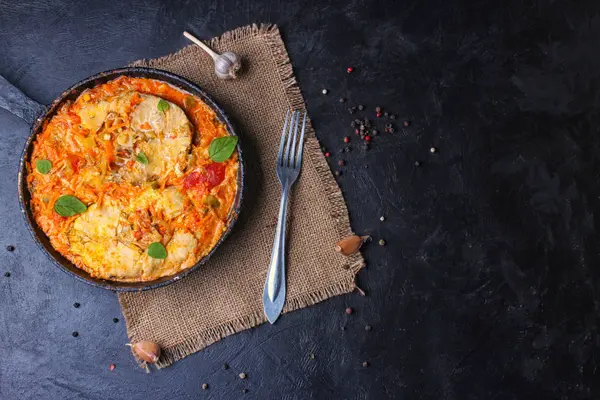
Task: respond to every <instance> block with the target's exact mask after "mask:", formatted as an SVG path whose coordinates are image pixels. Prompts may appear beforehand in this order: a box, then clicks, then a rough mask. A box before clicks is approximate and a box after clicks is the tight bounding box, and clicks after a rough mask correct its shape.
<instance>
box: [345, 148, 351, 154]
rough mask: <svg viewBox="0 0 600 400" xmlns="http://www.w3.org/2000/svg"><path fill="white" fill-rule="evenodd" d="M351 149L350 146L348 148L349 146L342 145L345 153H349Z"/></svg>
mask: <svg viewBox="0 0 600 400" xmlns="http://www.w3.org/2000/svg"><path fill="white" fill-rule="evenodd" d="M351 150H352V148H350V147H344V151H345V152H346V153H349V152H350V151H351Z"/></svg>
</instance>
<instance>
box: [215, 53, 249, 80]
mask: <svg viewBox="0 0 600 400" xmlns="http://www.w3.org/2000/svg"><path fill="white" fill-rule="evenodd" d="M241 69H242V59H241V57H240V56H238V55H237V54H235V53H232V52H230V51H227V52H225V53H223V54H221V55H219V56H217V58H216V59H215V73H216V74H217V76H218V77H219V78H221V79H235V78H237V74H238V72H239V71H240V70H241Z"/></svg>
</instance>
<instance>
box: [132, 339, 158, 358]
mask: <svg viewBox="0 0 600 400" xmlns="http://www.w3.org/2000/svg"><path fill="white" fill-rule="evenodd" d="M129 346H131V348H132V349H133V352H134V353H135V355H136V356H137V357H138V358H139V359H141V360H143V361H145V362H147V363H150V364H154V363H155V362H157V361H158V359H159V358H160V352H161V351H160V346H159V345H158V344H156V343H153V342H149V341H147V340H142V341H141V342H137V343H135V344H130V345H129Z"/></svg>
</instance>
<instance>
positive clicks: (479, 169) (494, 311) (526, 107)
mask: <svg viewBox="0 0 600 400" xmlns="http://www.w3.org/2000/svg"><path fill="white" fill-rule="evenodd" d="M528 3H529V2H523V1H473V2H458V1H448V0H440V1H422V0H415V1H394V2H392V1H389V2H385V1H379V2H378V1H373V2H369V3H362V2H358V1H352V2H346V1H327V0H320V1H297V2H272V3H270V2H267V1H262V2H258V1H253V0H245V1H234V0H228V1H212V2H208V1H205V2H192V1H162V2H161V1H116V2H115V1H113V2H96V1H92V0H83V1H77V2H75V1H73V2H67V1H27V0H21V1H4V0H2V1H0V74H2V75H3V76H5V77H6V78H7V79H8V80H9V81H11V82H12V83H14V84H15V85H17V86H18V87H20V88H21V89H23V90H24V91H25V92H26V93H27V94H28V95H30V96H31V97H32V98H34V99H35V100H37V101H39V102H43V103H48V102H50V101H51V100H52V99H53V98H54V97H56V96H57V95H58V94H59V93H60V92H61V91H62V90H64V89H65V88H67V87H68V86H70V85H71V84H73V83H75V82H76V81H78V80H79V79H81V78H84V77H86V76H88V75H90V74H93V73H95V72H98V71H102V70H106V69H110V68H114V67H119V66H123V65H125V64H127V63H129V62H131V61H133V60H135V59H139V58H148V57H156V56H160V55H164V54H167V53H169V52H172V51H175V50H177V49H179V48H181V47H182V46H184V45H185V44H187V42H186V41H185V39H184V38H183V37H182V36H181V33H182V31H183V30H184V29H190V30H192V31H194V32H195V33H197V34H198V35H199V36H201V37H203V38H209V37H212V36H214V35H218V34H220V33H222V32H224V31H226V30H229V29H232V28H235V27H237V26H240V25H246V24H248V23H252V22H261V21H265V22H273V23H277V24H279V25H280V27H281V29H282V32H283V35H284V40H285V42H286V44H287V46H288V49H289V52H290V57H291V59H292V62H293V64H294V69H295V72H296V76H297V78H298V80H299V82H300V85H301V87H302V90H303V93H304V95H305V98H306V103H307V106H308V109H309V112H310V114H311V117H312V119H313V121H314V125H315V127H316V130H317V135H318V137H319V139H320V140H321V141H322V142H323V144H324V145H325V146H327V148H328V149H331V151H332V153H333V156H332V159H331V161H332V166H334V167H335V168H337V165H336V164H335V163H336V161H337V160H338V159H339V156H340V155H339V154H338V153H337V150H338V149H339V148H340V147H341V146H342V145H343V143H342V137H343V136H344V135H346V134H350V135H352V132H351V130H350V127H349V123H350V121H351V119H352V117H351V116H350V115H349V114H348V113H347V111H346V108H347V107H348V106H349V105H356V104H359V103H360V104H364V105H365V106H366V108H367V109H368V110H369V112H368V113H367V114H365V115H368V116H369V117H372V116H373V111H372V110H373V108H374V107H375V106H376V105H380V106H382V107H384V108H387V109H389V110H390V111H392V112H394V113H396V114H398V116H399V117H400V118H409V119H410V120H411V121H412V124H411V126H410V127H409V128H407V129H397V132H396V133H394V134H393V135H383V134H382V135H380V136H378V137H377V138H375V140H374V143H373V146H372V148H371V150H369V151H368V152H365V151H363V150H361V149H360V147H359V146H356V145H355V149H354V151H352V152H351V153H350V154H349V155H347V156H345V159H346V160H347V166H345V167H343V168H342V170H343V173H344V174H343V175H342V176H341V177H340V184H341V186H342V189H343V191H344V194H345V196H346V199H347V202H348V206H349V209H350V213H351V218H352V223H353V227H354V229H355V230H356V231H357V232H370V233H371V234H372V235H373V236H374V237H375V238H376V239H379V238H384V239H385V240H386V241H387V245H386V246H384V247H380V246H378V245H377V244H376V243H371V244H370V245H369V246H367V248H366V249H365V253H364V254H365V257H366V259H367V262H368V268H367V269H366V270H364V271H363V272H361V273H360V275H359V283H360V285H361V286H362V287H363V288H364V289H365V290H366V291H367V292H368V296H367V297H365V298H363V297H360V296H358V295H357V294H351V295H347V296H341V297H337V298H334V299H331V300H329V301H326V302H324V303H321V304H319V305H317V306H314V307H311V308H308V309H304V310H301V311H298V312H294V313H292V314H289V315H285V316H284V317H282V318H281V319H280V320H279V321H278V323H277V324H276V325H275V326H269V325H262V326H260V327H258V328H256V329H252V330H250V331H247V332H243V333H241V334H238V335H235V336H232V337H228V338H227V339H225V340H223V341H221V342H219V343H217V344H215V345H213V346H210V347H209V348H207V349H206V350H204V351H202V352H200V353H199V354H195V355H193V356H191V357H188V358H187V359H185V360H184V361H181V362H178V363H177V364H175V365H174V366H173V367H171V368H168V369H166V370H163V371H160V372H158V373H153V374H146V373H144V371H143V370H141V369H139V368H137V366H136V365H135V363H134V361H133V359H132V358H131V356H130V354H129V351H128V349H127V348H126V347H125V346H124V344H125V343H127V336H126V334H125V327H124V323H123V322H122V321H120V322H119V323H116V324H115V323H113V321H112V318H113V317H119V318H121V315H120V310H119V305H118V303H117V299H116V296H115V295H114V294H113V293H111V292H108V291H103V290H101V289H96V288H92V287H90V286H87V285H85V284H83V283H80V282H77V281H75V280H73V279H72V278H70V277H69V276H67V275H66V274H64V273H62V272H60V271H59V270H58V269H57V268H55V267H54V266H53V265H52V264H51V263H50V262H49V261H48V260H47V259H46V258H44V256H43V255H42V254H41V253H40V251H39V250H37V248H36V247H35V246H34V244H33V241H32V239H31V238H30V236H29V234H28V233H27V230H26V229H25V227H24V223H23V221H22V219H21V216H20V215H19V208H18V203H17V188H16V187H17V185H16V172H17V162H18V157H19V153H20V151H21V149H22V145H23V143H24V141H25V137H26V135H27V133H28V127H27V126H26V125H25V124H24V123H23V122H22V121H20V120H18V119H17V118H15V117H14V116H11V115H9V114H8V113H6V112H3V111H2V112H0V135H1V140H0V167H1V168H0V195H1V201H0V220H1V221H2V229H1V230H0V244H1V245H2V247H1V248H0V272H1V274H0V307H1V308H0V354H1V357H2V361H1V362H0V398H1V399H2V400H4V399H9V400H12V399H196V398H213V399H233V398H253V399H312V398H315V399H388V398H389V399H392V398H393V399H418V398H423V399H426V398H427V399H517V398H523V399H555V398H556V399H566V398H569V399H577V398H581V399H587V398H598V396H600V381H599V380H598V379H597V378H598V371H597V363H598V361H600V350H599V344H600V343H599V342H600V333H599V327H600V323H599V322H600V321H599V314H598V312H599V299H598V296H599V295H600V285H599V275H600V274H599V272H598V268H600V267H599V250H598V249H599V246H598V243H599V239H600V237H599V234H598V223H597V222H596V220H595V210H596V209H598V208H599V207H600V182H599V176H598V175H599V172H598V171H600V165H599V164H600V157H599V156H598V154H600V140H599V139H598V137H597V136H596V135H597V134H598V127H597V126H598V123H599V122H600V115H599V110H600V99H599V98H598V88H599V85H600V81H599V78H600V55H599V54H600V53H599V51H598V37H600V36H599V35H600V3H598V2H596V1H582V2H578V3H577V4H575V3H574V2H573V3H571V2H567V1H560V0H558V1H537V2H531V4H528ZM348 66H353V67H355V68H356V71H355V72H354V73H353V74H350V75H349V74H347V73H346V72H345V70H346V67H348ZM323 88H327V89H328V90H329V91H330V93H329V95H327V96H324V95H322V94H321V90H322V89H323ZM340 96H343V97H346V98H347V99H348V102H347V103H345V104H340V103H338V101H337V99H338V98H339V97H340ZM352 136H353V139H355V138H356V137H355V136H354V135H352ZM353 143H354V144H356V141H354V142H353ZM431 146H436V147H437V148H438V149H439V151H438V153H436V154H431V153H430V152H429V148H430V147H431ZM416 160H419V161H421V163H422V164H421V166H420V167H415V165H414V162H415V161H416ZM366 166H368V168H367V167H366ZM248 212H251V211H248ZM381 215H384V216H386V220H385V221H384V222H381V221H379V217H380V216H381ZM329 239H330V238H324V240H329ZM6 245H15V246H16V251H15V252H12V253H11V252H7V251H6V250H4V246H6ZM265 267H266V266H265ZM7 271H8V272H10V273H11V276H10V277H9V278H6V277H4V276H3V274H4V272H7ZM74 302H80V303H81V308H79V309H76V308H74V307H73V305H72V304H73V303H74ZM346 306H352V307H354V309H355V313H354V314H353V315H352V316H350V317H347V316H346V315H345V314H344V308H345V307H346ZM367 324H369V325H372V326H373V330H372V331H371V332H366V331H365V330H364V326H365V325H367ZM344 325H347V328H346V330H344V331H343V330H342V329H341V327H342V326H344ZM74 330H77V331H79V332H80V336H79V337H78V338H73V337H72V336H71V332H72V331H74ZM311 352H313V353H314V354H315V356H316V358H315V359H314V360H311V359H309V357H308V354H309V353H311ZM364 360H368V361H369V362H370V366H369V367H368V368H363V367H362V366H361V363H362V362H363V361H364ZM224 362H227V363H229V365H230V366H231V368H230V369H229V370H223V369H222V364H223V363H224ZM111 363H115V364H116V365H117V368H116V370H114V371H112V372H110V371H109V369H108V366H109V364H111ZM242 371H244V372H246V373H248V375H249V377H248V379H247V380H245V381H241V380H240V379H239V378H237V374H238V373H239V372H242ZM204 382H207V383H209V384H210V389H209V390H208V391H206V392H203V391H202V390H201V385H202V383H204ZM243 388H248V390H249V392H248V393H246V394H242V389H243Z"/></svg>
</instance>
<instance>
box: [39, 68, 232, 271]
mask: <svg viewBox="0 0 600 400" xmlns="http://www.w3.org/2000/svg"><path fill="white" fill-rule="evenodd" d="M236 149H237V136H230V135H229V133H228V132H227V130H226V127H225V125H224V124H223V123H221V122H220V121H219V120H218V119H217V117H216V115H215V113H214V112H213V111H212V110H211V109H210V108H209V107H208V106H207V105H206V104H205V103H203V102H202V101H201V100H200V99H198V98H196V97H194V96H192V95H191V94H189V93H187V92H184V91H181V90H179V89H177V88H176V87H174V86H171V85H169V84H167V83H164V82H161V81H157V80H153V79H147V78H133V77H125V76H121V77H119V78H117V79H115V80H112V81H109V82H107V83H104V84H101V85H99V86H96V87H94V88H92V89H88V90H86V91H84V92H83V93H81V95H80V96H79V97H78V98H77V99H76V100H75V101H72V102H66V103H65V104H64V105H63V106H62V107H61V108H60V110H59V111H58V112H57V113H56V114H55V115H54V116H53V117H52V119H50V120H49V121H48V122H47V123H46V125H45V126H44V127H43V129H42V130H41V132H40V134H39V135H38V136H37V138H36V139H35V142H34V144H33V151H32V155H31V158H30V159H29V162H28V165H27V174H28V175H27V184H28V187H29V190H30V192H31V209H32V212H33V216H34V218H35V220H36V222H37V224H38V225H39V226H40V228H41V229H42V230H43V231H44V232H45V234H46V235H47V236H48V238H49V239H50V242H51V244H52V246H53V247H54V248H55V249H56V250H57V251H59V252H60V253H61V254H62V255H63V256H65V257H66V258H67V259H69V260H70V261H71V262H73V263H74V264H75V265H77V266H78V267H79V268H81V269H83V270H85V271H87V272H88V273H90V274H91V275H92V277H95V278H100V279H107V280H113V281H129V282H135V281H150V280H155V279H158V278H160V277H164V276H169V275H172V274H175V273H177V272H179V271H181V270H183V269H186V268H189V267H191V266H192V265H194V264H196V263H197V262H198V260H200V259H201V258H202V257H203V256H205V255H206V254H208V253H209V252H210V251H211V250H212V248H213V247H214V246H215V245H216V244H217V242H218V241H219V239H220V238H221V236H222V235H223V233H224V232H225V230H226V229H227V222H228V218H229V215H230V212H231V210H232V206H233V203H234V200H235V197H236V192H237V190H238V187H237V175H238V166H239V161H238V154H237V151H236Z"/></svg>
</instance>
